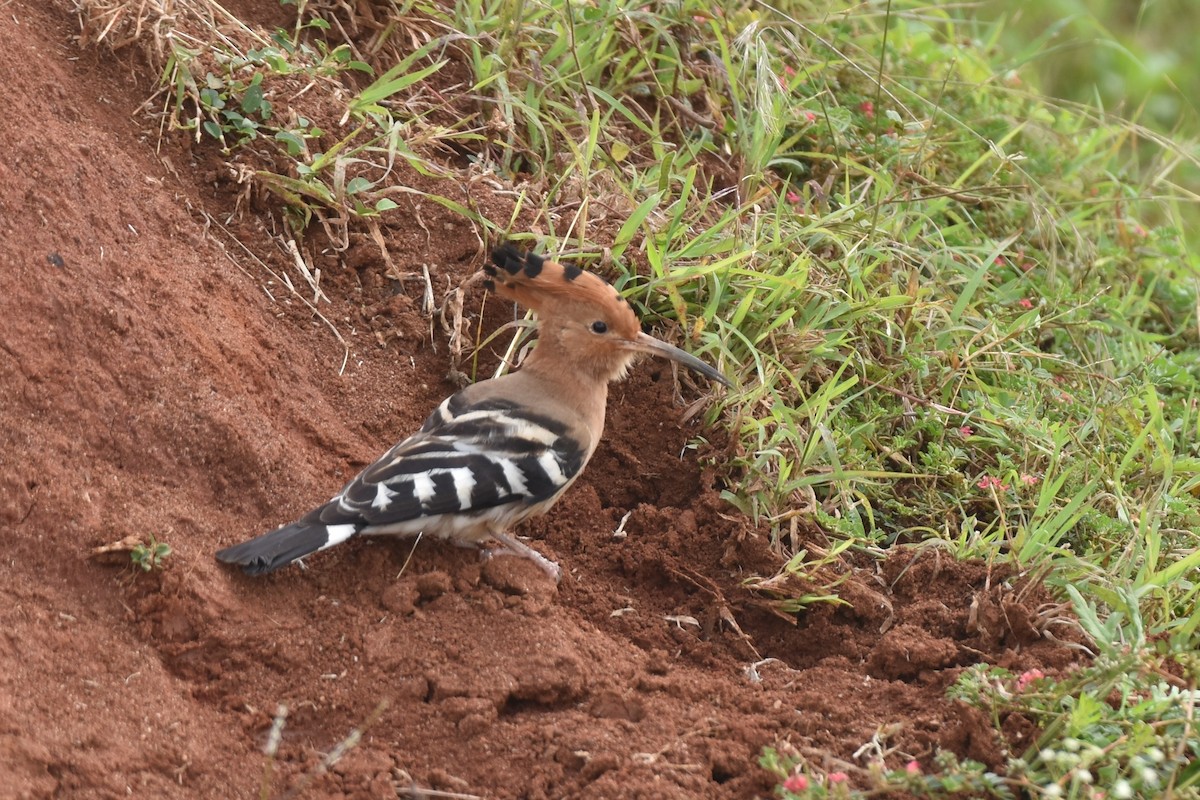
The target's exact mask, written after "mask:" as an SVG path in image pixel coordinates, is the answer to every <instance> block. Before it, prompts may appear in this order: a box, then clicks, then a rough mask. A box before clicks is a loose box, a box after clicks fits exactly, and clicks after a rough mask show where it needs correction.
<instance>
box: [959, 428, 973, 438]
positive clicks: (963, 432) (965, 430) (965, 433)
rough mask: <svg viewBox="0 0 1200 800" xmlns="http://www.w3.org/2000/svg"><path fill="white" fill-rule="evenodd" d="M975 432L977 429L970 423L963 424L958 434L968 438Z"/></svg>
mask: <svg viewBox="0 0 1200 800" xmlns="http://www.w3.org/2000/svg"><path fill="white" fill-rule="evenodd" d="M974 432H975V429H974V428H972V427H971V426H970V425H963V426H962V427H961V428H959V429H958V435H959V436H961V437H963V438H964V439H965V438H967V437H968V436H970V435H971V434H972V433H974Z"/></svg>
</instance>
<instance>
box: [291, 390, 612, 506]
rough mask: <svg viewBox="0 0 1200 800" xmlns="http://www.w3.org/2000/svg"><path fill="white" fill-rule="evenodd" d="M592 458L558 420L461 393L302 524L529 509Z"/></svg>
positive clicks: (566, 482) (561, 488)
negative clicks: (515, 506)
mask: <svg viewBox="0 0 1200 800" xmlns="http://www.w3.org/2000/svg"><path fill="white" fill-rule="evenodd" d="M588 455H589V453H588V452H587V449H586V445H585V444H584V443H583V442H581V441H579V439H578V438H577V437H575V436H572V435H571V434H570V431H569V430H568V428H567V426H566V425H564V424H563V423H561V422H559V421H557V420H555V419H552V418H550V417H547V416H543V415H540V414H538V413H536V412H534V411H530V410H529V409H527V408H524V407H522V406H520V405H518V404H516V403H513V402H509V401H506V400H498V399H488V400H482V401H476V402H471V401H470V400H469V399H468V397H467V396H465V395H464V394H463V393H461V392H460V393H459V394H456V395H453V396H452V397H450V398H449V399H447V400H446V401H445V402H443V403H442V404H441V405H440V406H438V408H437V409H436V410H435V411H434V412H433V414H431V415H430V417H429V419H428V420H426V421H425V424H424V425H423V426H422V427H421V430H420V431H418V432H417V433H415V434H414V435H413V436H411V437H409V438H408V439H405V440H404V441H403V442H401V443H400V444H398V445H396V446H395V447H393V448H392V449H391V450H389V451H388V452H387V453H386V454H385V455H384V456H383V457H382V458H380V459H379V460H378V461H376V462H375V463H374V464H372V465H371V466H369V467H367V468H366V469H365V470H363V471H362V472H361V473H360V474H359V475H358V476H357V477H356V478H354V480H352V481H351V482H350V483H349V484H347V485H346V487H345V488H344V489H342V491H341V492H339V493H338V494H337V495H336V496H335V497H334V498H333V499H332V500H330V501H329V502H328V503H326V504H325V505H324V506H322V507H321V508H318V509H315V510H314V511H313V512H312V513H311V514H309V515H308V516H307V517H305V518H304V519H303V522H308V523H317V522H320V523H325V524H327V525H337V524H345V523H353V524H356V525H359V526H370V527H377V526H386V525H394V524H397V523H402V522H407V521H410V520H416V519H420V518H426V517H433V516H437V515H441V514H470V513H472V512H479V511H484V510H486V509H489V508H495V507H497V506H504V505H509V504H518V503H519V504H524V505H530V506H532V505H536V504H538V503H542V502H544V501H546V500H549V499H550V498H552V497H554V496H555V495H557V494H559V493H561V492H562V491H564V490H565V489H566V488H567V487H568V486H569V485H570V484H571V482H572V481H573V480H574V479H575V477H576V476H577V475H578V474H579V472H580V470H582V469H583V466H584V463H585V462H586V460H587V457H588Z"/></svg>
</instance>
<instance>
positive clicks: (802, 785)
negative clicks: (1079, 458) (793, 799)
mask: <svg viewBox="0 0 1200 800" xmlns="http://www.w3.org/2000/svg"><path fill="white" fill-rule="evenodd" d="M783 788H784V789H787V790H788V791H789V792H796V793H797V794H799V793H800V792H806V791H808V778H806V777H804V776H803V775H792V776H790V777H789V778H788V779H787V780H786V781H784V782H783Z"/></svg>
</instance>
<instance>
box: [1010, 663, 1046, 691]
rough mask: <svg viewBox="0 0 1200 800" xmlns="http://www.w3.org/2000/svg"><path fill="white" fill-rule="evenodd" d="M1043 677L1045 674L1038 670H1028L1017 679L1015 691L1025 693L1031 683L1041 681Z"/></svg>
mask: <svg viewBox="0 0 1200 800" xmlns="http://www.w3.org/2000/svg"><path fill="white" fill-rule="evenodd" d="M1044 677H1046V673H1044V672H1042V671H1041V670H1040V669H1030V670H1026V671H1025V672H1022V673H1021V675H1020V677H1018V678H1017V691H1018V692H1023V691H1025V689H1026V688H1028V686H1029V684H1031V683H1033V682H1034V681H1037V680H1041V679H1042V678H1044Z"/></svg>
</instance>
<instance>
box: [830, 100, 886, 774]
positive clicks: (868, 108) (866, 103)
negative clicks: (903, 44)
mask: <svg viewBox="0 0 1200 800" xmlns="http://www.w3.org/2000/svg"><path fill="white" fill-rule="evenodd" d="M858 110H859V111H861V112H862V113H863V116H865V117H866V118H867V119H871V118H873V117H874V116H875V104H874V103H872V102H871V101H870V100H863V101H862V102H861V103H859V104H858ZM839 774H841V773H836V772H835V773H834V775H839ZM831 777H832V776H831Z"/></svg>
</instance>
